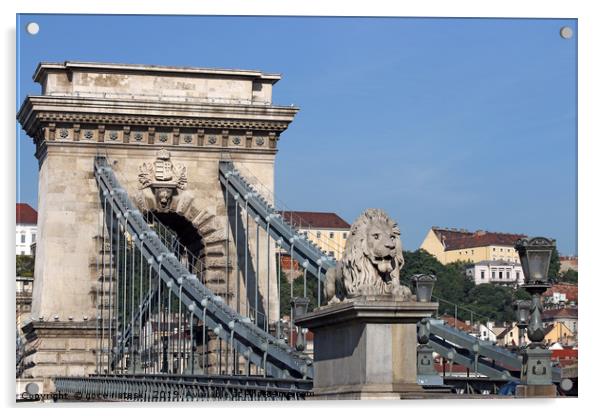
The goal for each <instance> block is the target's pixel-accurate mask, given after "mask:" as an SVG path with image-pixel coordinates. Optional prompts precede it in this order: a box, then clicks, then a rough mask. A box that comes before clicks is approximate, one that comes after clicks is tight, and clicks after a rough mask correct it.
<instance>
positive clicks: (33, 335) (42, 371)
mask: <svg viewBox="0 0 602 416" xmlns="http://www.w3.org/2000/svg"><path fill="white" fill-rule="evenodd" d="M23 333H24V334H25V337H26V339H27V347H26V348H27V349H26V354H28V355H27V357H25V366H26V367H29V368H28V369H27V370H25V372H24V374H23V379H30V378H34V379H42V380H43V389H44V391H45V392H51V391H53V389H54V386H53V384H52V382H51V380H50V378H51V377H55V376H74V377H76V376H87V375H89V374H93V373H95V372H96V349H97V346H98V345H97V342H98V341H97V339H96V322H95V321H82V322H39V321H36V322H30V323H28V324H27V325H25V326H24V327H23Z"/></svg>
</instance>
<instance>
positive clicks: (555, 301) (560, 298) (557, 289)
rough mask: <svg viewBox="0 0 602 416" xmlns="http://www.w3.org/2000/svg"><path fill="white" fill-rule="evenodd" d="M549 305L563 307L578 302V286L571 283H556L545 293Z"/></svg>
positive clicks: (545, 300)
mask: <svg viewBox="0 0 602 416" xmlns="http://www.w3.org/2000/svg"><path fill="white" fill-rule="evenodd" d="M543 297H544V303H545V304H546V305H547V306H552V307H563V306H567V305H573V306H574V305H577V304H578V286H577V285H574V284H571V283H556V284H554V285H552V287H551V288H549V289H548V290H546V291H545V292H544V294H543Z"/></svg>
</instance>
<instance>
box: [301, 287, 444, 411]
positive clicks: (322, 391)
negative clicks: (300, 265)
mask: <svg viewBox="0 0 602 416" xmlns="http://www.w3.org/2000/svg"><path fill="white" fill-rule="evenodd" d="M435 310H437V304H436V303H421V302H410V301H403V298H397V300H396V299H395V298H394V297H392V296H372V297H368V296H367V297H359V298H354V300H353V301H347V302H341V303H338V304H334V305H328V306H324V307H321V308H319V309H317V310H315V311H314V312H311V313H309V314H307V315H305V316H302V317H300V318H297V319H296V320H295V323H296V324H297V325H300V326H302V327H306V328H308V329H310V330H311V331H312V332H313V333H314V395H315V398H317V399H370V398H374V399H389V398H390V399H399V398H401V396H404V395H405V396H406V397H408V395H409V396H412V397H413V396H416V397H418V396H420V395H421V392H422V389H421V387H420V386H418V384H417V380H416V324H417V322H418V321H419V320H420V319H422V318H425V317H429V316H430V315H431V314H432V313H433V312H434V311H435Z"/></svg>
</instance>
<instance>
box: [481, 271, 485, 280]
mask: <svg viewBox="0 0 602 416" xmlns="http://www.w3.org/2000/svg"><path fill="white" fill-rule="evenodd" d="M481 280H485V270H481Z"/></svg>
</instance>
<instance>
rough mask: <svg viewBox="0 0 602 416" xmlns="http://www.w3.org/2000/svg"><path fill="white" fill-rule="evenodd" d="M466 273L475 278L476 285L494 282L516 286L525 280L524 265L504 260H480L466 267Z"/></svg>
mask: <svg viewBox="0 0 602 416" xmlns="http://www.w3.org/2000/svg"><path fill="white" fill-rule="evenodd" d="M466 275H467V276H468V277H470V278H471V279H473V280H474V283H475V285H480V284H483V283H493V284H497V285H504V286H514V287H516V286H517V285H522V284H523V283H524V282H525V276H524V274H523V268H522V266H521V265H520V264H519V263H514V262H509V261H503V260H484V261H479V262H477V263H475V264H474V265H473V266H472V267H469V268H467V269H466Z"/></svg>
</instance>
